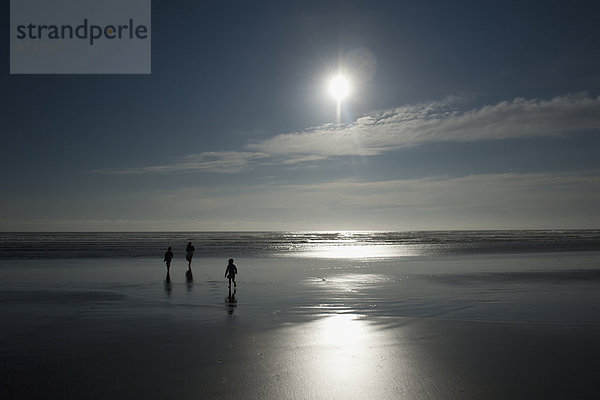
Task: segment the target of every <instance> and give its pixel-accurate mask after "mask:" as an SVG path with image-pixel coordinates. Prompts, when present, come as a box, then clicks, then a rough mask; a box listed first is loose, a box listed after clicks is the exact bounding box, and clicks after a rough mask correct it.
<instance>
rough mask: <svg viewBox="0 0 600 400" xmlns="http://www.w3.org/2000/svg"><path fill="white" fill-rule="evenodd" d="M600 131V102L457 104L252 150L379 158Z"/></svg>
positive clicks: (415, 109) (414, 109) (320, 130)
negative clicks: (440, 146)
mask: <svg viewBox="0 0 600 400" xmlns="http://www.w3.org/2000/svg"><path fill="white" fill-rule="evenodd" d="M592 130H600V97H598V98H591V97H587V96H585V95H574V96H561V97H555V98H553V99H551V100H537V99H533V100H525V99H522V98H517V99H514V100H513V101H510V102H508V101H504V102H501V103H498V104H496V105H490V106H485V107H482V108H479V109H473V110H467V111H464V110H458V109H456V105H455V104H453V102H451V101H450V102H432V103H427V104H420V105H414V106H406V107H398V108H396V109H393V110H387V111H383V112H378V113H371V114H369V115H365V116H363V117H361V118H358V119H357V120H356V121H355V122H353V123H352V124H348V125H333V124H327V125H322V126H319V127H317V128H313V129H310V130H307V131H302V132H296V133H288V134H282V135H278V136H275V137H273V138H271V139H268V140H265V141H263V142H261V143H254V144H250V145H248V146H247V148H248V149H250V150H254V151H260V152H263V153H266V154H270V155H286V156H293V157H298V155H312V156H322V157H331V156H343V155H357V156H373V155H378V154H382V153H384V152H387V151H393V150H397V149H400V148H403V147H408V146H414V145H419V144H424V143H430V142H445V141H450V142H464V141H479V140H497V139H512V138H524V137H536V136H538V137H541V136H558V135H568V134H572V133H577V132H583V131H592Z"/></svg>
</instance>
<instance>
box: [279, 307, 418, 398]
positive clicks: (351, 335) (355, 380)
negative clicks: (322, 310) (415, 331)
mask: <svg viewBox="0 0 600 400" xmlns="http://www.w3.org/2000/svg"><path fill="white" fill-rule="evenodd" d="M288 333H289V334H291V336H292V337H293V339H292V340H293V342H295V343H296V344H295V346H297V347H298V351H297V353H296V354H297V355H298V358H299V359H298V361H300V362H299V363H297V364H296V368H297V369H296V370H295V371H294V377H295V378H296V379H299V380H301V383H302V385H300V382H297V383H298V385H294V386H295V387H296V388H297V389H299V390H297V391H296V393H295V395H297V396H298V398H353V399H359V398H360V399H366V398H394V396H395V395H397V394H399V390H398V388H399V387H400V386H402V384H403V382H407V381H411V380H413V379H414V377H413V376H412V375H414V371H413V372H411V370H410V366H409V365H408V360H409V359H410V357H405V356H403V355H402V354H404V351H403V349H402V348H399V347H398V341H397V335H398V334H399V333H400V332H399V331H397V330H396V331H395V332H394V331H391V330H386V329H381V328H380V327H378V326H377V325H376V324H373V323H372V322H371V321H369V320H368V319H366V318H365V316H363V315H361V314H357V313H351V312H350V313H339V314H333V315H331V314H329V315H326V316H323V317H321V318H319V319H318V320H316V321H313V322H310V323H307V324H304V325H303V326H296V327H295V329H290V330H289V332H288ZM389 346H393V347H394V350H393V352H394V353H395V355H394V357H393V363H392V364H393V368H390V362H391V361H392V359H390V358H389V356H390V355H391V353H390V347H389ZM400 353H402V354H400ZM300 387H301V389H300ZM374 396H375V397H374Z"/></svg>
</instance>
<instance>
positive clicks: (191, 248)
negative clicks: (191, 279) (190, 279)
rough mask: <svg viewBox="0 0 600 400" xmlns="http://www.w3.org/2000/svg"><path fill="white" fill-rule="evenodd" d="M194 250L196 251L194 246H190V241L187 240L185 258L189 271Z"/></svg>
mask: <svg viewBox="0 0 600 400" xmlns="http://www.w3.org/2000/svg"><path fill="white" fill-rule="evenodd" d="M194 251H196V248H195V247H194V246H192V242H188V244H187V246H186V248H185V259H186V260H187V262H188V269H189V270H190V271H191V270H192V258H193V257H194Z"/></svg>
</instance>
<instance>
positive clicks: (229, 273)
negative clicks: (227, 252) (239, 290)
mask: <svg viewBox="0 0 600 400" xmlns="http://www.w3.org/2000/svg"><path fill="white" fill-rule="evenodd" d="M235 274H237V267H236V266H235V264H234V263H233V258H230V259H229V264H227V268H226V269H225V277H226V278H227V279H229V288H230V289H231V281H233V286H234V287H237V284H236V283H235Z"/></svg>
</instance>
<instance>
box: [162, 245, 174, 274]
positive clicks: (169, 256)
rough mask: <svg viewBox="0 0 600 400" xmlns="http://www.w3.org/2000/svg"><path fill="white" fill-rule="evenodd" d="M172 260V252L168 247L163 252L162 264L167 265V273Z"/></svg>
mask: <svg viewBox="0 0 600 400" xmlns="http://www.w3.org/2000/svg"><path fill="white" fill-rule="evenodd" d="M172 259H173V252H172V251H171V248H170V247H169V248H168V249H167V251H165V259H164V260H163V261H164V262H166V263H167V273H168V272H169V270H170V269H171V260H172Z"/></svg>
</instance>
